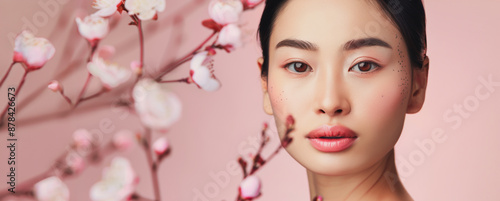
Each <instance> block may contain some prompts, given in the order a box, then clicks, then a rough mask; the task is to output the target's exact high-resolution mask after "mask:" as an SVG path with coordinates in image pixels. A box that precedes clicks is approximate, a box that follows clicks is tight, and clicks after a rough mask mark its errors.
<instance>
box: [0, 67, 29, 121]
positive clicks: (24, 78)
mask: <svg viewBox="0 0 500 201" xmlns="http://www.w3.org/2000/svg"><path fill="white" fill-rule="evenodd" d="M28 72H30V71H29V70H28V69H27V68H25V69H24V74H23V78H21V82H20V83H19V85H18V86H17V87H16V88H15V89H16V92H15V93H14V97H16V98H17V94H19V91H21V88H22V87H23V85H24V81H26V75H28ZM10 102H12V101H8V102H7V105H6V106H5V107H4V109H3V111H2V114H1V115H0V118H1V119H3V117H4V116H5V113H7V109H8V108H9V103H10Z"/></svg>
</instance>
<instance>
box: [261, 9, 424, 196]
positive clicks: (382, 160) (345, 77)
mask: <svg viewBox="0 0 500 201" xmlns="http://www.w3.org/2000/svg"><path fill="white" fill-rule="evenodd" d="M259 36H260V40H261V47H262V53H263V57H262V58H260V59H259V60H258V63H259V66H260V68H261V77H262V89H263V92H264V110H265V112H266V113H268V114H270V115H274V117H275V120H276V125H277V127H278V130H279V131H280V132H279V134H280V137H283V135H284V130H285V125H284V123H282V122H286V117H287V116H288V115H289V114H290V115H292V116H294V118H295V122H296V124H295V130H294V131H293V132H292V133H291V135H290V136H291V137H292V138H293V142H292V143H291V144H290V145H289V146H288V147H286V150H287V152H288V153H289V154H290V155H291V156H292V157H293V158H294V159H295V160H296V161H297V162H299V163H300V164H301V165H302V166H304V167H305V168H306V169H307V176H308V181H309V190H310V196H311V199H312V198H314V197H315V196H322V197H323V199H324V200H327V201H329V200H412V198H411V196H410V195H409V194H408V192H407V191H406V190H405V188H404V186H403V185H402V184H401V183H400V182H399V179H398V175H397V171H396V167H395V162H394V145H395V144H396V142H397V140H398V138H399V136H400V135H401V132H402V129H403V124H404V119H405V115H406V114H411V113H416V112H418V111H419V110H420V109H421V107H422V105H423V103H424V99H425V90H426V84H427V72H428V65H429V59H428V57H427V56H426V55H425V51H426V34H425V11H424V9H423V6H422V2H421V1H419V0H413V1H406V0H405V1H395V0H344V1H341V0H268V1H267V2H266V7H265V9H264V12H263V15H262V19H261V22H260V25H259Z"/></svg>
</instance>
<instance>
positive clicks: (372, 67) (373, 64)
mask: <svg viewBox="0 0 500 201" xmlns="http://www.w3.org/2000/svg"><path fill="white" fill-rule="evenodd" d="M361 64H364V65H363V66H362V67H364V66H365V65H370V66H369V67H370V68H369V69H368V70H367V71H362V70H360V69H359V68H360V66H359V65H361ZM356 67H357V68H358V70H356V71H357V72H359V73H363V74H366V73H371V72H373V71H375V70H377V69H378V68H380V65H379V64H377V63H375V62H372V61H361V62H358V63H356V64H354V66H352V67H351V68H349V71H351V70H353V69H354V68H356ZM362 67H361V68H362Z"/></svg>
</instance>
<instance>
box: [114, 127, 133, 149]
mask: <svg viewBox="0 0 500 201" xmlns="http://www.w3.org/2000/svg"><path fill="white" fill-rule="evenodd" d="M133 135H134V134H133V133H132V132H131V131H129V130H121V131H119V132H117V133H116V134H115V135H113V140H112V142H113V146H114V147H115V148H116V149H118V150H127V149H129V148H130V147H131V146H132V143H133Z"/></svg>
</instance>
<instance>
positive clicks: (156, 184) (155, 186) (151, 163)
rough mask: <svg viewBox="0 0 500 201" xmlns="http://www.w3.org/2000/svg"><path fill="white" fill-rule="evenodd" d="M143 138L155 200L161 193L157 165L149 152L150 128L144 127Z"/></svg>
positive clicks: (159, 197) (158, 198) (158, 200)
mask: <svg viewBox="0 0 500 201" xmlns="http://www.w3.org/2000/svg"><path fill="white" fill-rule="evenodd" d="M145 140H146V142H145V143H144V144H143V145H144V146H143V147H144V151H145V152H146V155H147V159H148V164H149V166H150V167H151V180H152V181H153V189H154V194H155V199H154V200H157V201H160V200H161V195H160V184H159V181H158V165H157V163H156V162H155V161H154V160H153V154H152V153H151V149H150V147H151V146H150V145H151V130H150V129H149V128H146V133H145Z"/></svg>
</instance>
